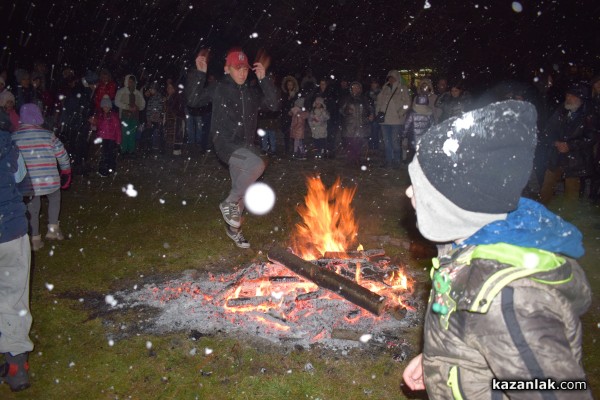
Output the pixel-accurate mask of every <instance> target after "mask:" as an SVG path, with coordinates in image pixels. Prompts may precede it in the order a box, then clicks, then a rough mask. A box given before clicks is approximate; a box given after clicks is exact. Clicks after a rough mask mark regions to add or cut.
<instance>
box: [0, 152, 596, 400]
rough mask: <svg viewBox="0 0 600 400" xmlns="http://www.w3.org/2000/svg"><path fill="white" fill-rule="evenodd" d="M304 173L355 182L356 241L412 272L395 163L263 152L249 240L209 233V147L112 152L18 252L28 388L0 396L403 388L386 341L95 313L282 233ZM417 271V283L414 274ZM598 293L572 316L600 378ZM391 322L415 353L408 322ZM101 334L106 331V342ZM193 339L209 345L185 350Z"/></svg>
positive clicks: (217, 221)
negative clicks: (54, 233) (108, 302)
mask: <svg viewBox="0 0 600 400" xmlns="http://www.w3.org/2000/svg"><path fill="white" fill-rule="evenodd" d="M317 172H319V173H320V174H321V176H322V180H323V181H324V182H325V183H326V184H327V185H331V184H332V183H333V182H334V180H335V178H336V177H337V176H340V177H341V178H342V184H343V185H345V186H350V185H354V184H356V185H358V190H357V193H356V196H355V200H354V206H355V209H356V215H357V217H358V219H359V237H358V239H359V242H360V243H362V244H363V246H364V247H365V248H366V249H369V248H381V247H383V248H385V250H386V253H387V254H388V255H389V256H391V257H392V258H393V259H395V260H399V261H402V262H406V263H408V264H409V265H410V267H411V268H413V269H414V270H415V271H423V268H424V267H426V266H427V264H428V261H427V258H428V257H430V256H431V254H432V253H431V252H432V247H431V245H430V244H428V243H427V242H424V241H423V240H422V239H419V238H418V235H417V234H416V233H415V229H414V217H413V216H412V211H411V209H410V205H409V203H408V202H407V201H406V199H405V196H404V189H405V188H406V186H407V184H408V177H407V174H406V171H405V169H400V170H383V169H378V168H368V169H367V171H361V170H359V169H357V168H349V167H346V166H345V165H344V162H343V160H321V161H319V162H314V161H305V162H299V161H296V162H292V161H287V160H279V161H275V162H273V163H272V164H271V165H270V166H269V167H268V169H267V172H266V173H265V176H264V181H265V182H267V183H268V184H270V185H271V186H272V187H273V188H274V190H275V192H276V194H277V202H276V205H275V208H274V209H273V211H272V212H271V213H269V214H267V215H266V216H262V217H257V216H248V217H247V220H246V225H245V235H246V237H247V238H248V239H249V241H250V242H251V243H252V249H250V250H240V249H238V248H237V247H235V246H234V245H233V243H232V242H231V241H230V240H229V239H228V238H227V237H226V236H225V234H224V232H223V229H224V225H223V222H222V219H221V214H220V212H219V210H218V208H217V204H218V203H219V201H220V200H222V198H223V197H224V196H225V194H226V193H227V190H228V187H229V181H228V173H227V171H226V170H225V169H224V168H222V167H221V166H220V165H219V164H218V162H217V161H216V159H215V157H214V156H213V155H208V156H200V155H194V156H193V157H192V159H191V160H189V159H186V158H179V159H177V158H172V157H162V156H161V157H159V158H158V159H156V160H154V159H134V160H125V161H123V162H121V163H120V165H119V170H118V174H117V175H116V177H114V178H109V179H102V178H99V177H97V176H93V175H92V176H90V177H89V178H83V177H76V178H75V180H74V182H73V186H72V188H71V189H69V190H68V191H64V192H63V206H62V214H61V227H62V229H63V231H64V232H65V234H66V235H67V236H68V238H67V240H65V241H63V242H59V243H52V242H46V246H45V247H44V248H43V249H42V250H41V251H39V252H38V253H36V254H35V256H34V260H33V262H32V264H33V268H32V295H31V311H32V314H33V316H34V325H33V328H32V332H31V336H32V339H33V341H34V343H35V350H34V351H33V352H32V354H31V357H30V364H31V376H32V387H31V388H30V389H28V390H27V391H25V392H22V393H17V394H14V393H11V392H10V391H9V390H8V388H7V387H6V386H0V398H2V399H48V400H55V399H57V400H64V399H81V398H87V399H215V400H219V399H282V398H287V399H322V400H323V399H327V400H335V399H361V398H366V399H369V398H372V399H404V398H416V397H415V396H414V395H406V394H405V393H404V392H403V389H402V387H401V385H400V383H401V373H402V369H403V366H404V365H403V363H401V362H396V361H394V360H393V359H392V357H391V354H390V353H389V352H386V351H381V352H373V351H369V352H365V351H364V350H360V349H357V350H354V351H351V352H349V353H347V354H338V353H334V352H332V351H328V350H326V349H320V348H314V349H304V350H301V349H293V350H284V349H280V348H276V347H273V346H267V345H264V344H260V343H254V342H252V341H249V340H246V339H242V338H233V337H228V336H222V337H216V336H213V337H191V335H190V332H171V333H168V334H165V335H160V336H158V335H149V334H146V333H144V332H143V331H136V329H135V326H137V324H138V323H139V321H140V320H141V319H143V318H144V317H145V316H144V315H143V313H138V312H134V311H128V312H124V313H123V314H122V315H118V316H114V315H112V316H106V315H103V313H102V312H101V311H100V309H101V308H104V307H100V306H99V305H100V304H101V303H102V302H103V299H104V296H105V295H106V294H110V293H111V292H113V291H115V290H117V289H119V288H123V287H131V286H133V285H135V284H138V283H139V282H141V281H142V280H146V281H147V280H149V279H165V277H168V276H170V275H172V274H178V273H180V272H182V271H184V270H188V269H197V270H199V271H213V272H217V271H227V270H232V269H235V268H237V267H239V266H244V265H247V264H248V263H251V262H253V261H260V260H265V259H266V253H267V251H268V249H269V247H270V246H272V245H273V244H278V245H281V244H285V243H287V241H288V239H289V237H290V232H291V230H292V229H293V225H294V223H296V222H297V221H298V216H297V214H296V212H295V207H296V205H297V204H298V203H299V202H302V201H303V196H304V194H305V192H306V187H305V178H306V177H307V176H308V175H311V174H314V173H317ZM127 184H132V185H133V186H134V188H135V189H136V190H137V191H138V195H137V196H136V197H129V196H127V195H126V194H125V193H124V192H123V188H125V187H126V186H127ZM591 212H592V214H591V216H589V217H587V218H581V220H582V221H581V222H582V223H586V224H588V225H589V226H587V228H586V229H589V230H591V233H590V234H589V235H588V236H586V240H587V247H588V254H587V255H586V258H584V260H583V262H584V266H585V267H586V268H587V269H588V274H590V280H591V281H592V284H593V285H594V287H595V293H598V290H599V285H600V277H599V276H598V272H597V268H595V263H596V262H597V260H598V256H599V254H598V253H599V251H600V250H599V249H600V243H598V239H597V238H595V237H594V235H596V236H600V235H599V234H598V233H597V230H598V229H599V226H598V224H599V223H600V212H599V211H598V209H593V210H591ZM44 218H45V216H44V215H42V226H43V225H44V222H45V220H44ZM594 221H595V222H594ZM594 223H595V224H596V225H594ZM382 237H387V238H389V239H390V240H389V241H388V240H382ZM411 242H412V246H410V247H409V246H405V245H403V244H405V243H411ZM421 284H422V285H424V286H425V285H427V284H428V283H427V278H426V274H424V273H423V280H422V282H421ZM50 288H51V289H52V290H50ZM599 306H600V305H599V302H598V299H597V298H595V302H594V305H593V307H592V310H591V311H590V313H588V315H586V316H585V317H584V341H585V343H584V361H585V363H586V368H587V370H588V373H589V375H590V383H591V384H592V385H593V388H594V389H595V390H599V389H600V382H599V381H598V379H599V378H598V377H600V365H599V361H598V360H599V359H600V358H599V357H598V350H597V347H598V346H597V344H596V342H595V341H596V337H597V332H598V326H597V323H598V322H597V321H600V310H599ZM123 332H126V334H123ZM402 335H404V337H405V338H406V339H407V340H408V341H409V342H410V343H411V344H412V347H411V349H412V350H414V352H418V351H419V346H420V336H421V332H420V328H419V327H416V328H413V329H411V330H408V331H406V332H403V333H402ZM110 338H118V339H115V341H114V343H110V342H109V339H110ZM148 342H150V343H151V344H152V346H151V348H148V347H149V346H148ZM205 347H208V348H211V349H213V352H212V354H210V355H208V356H206V355H204V354H200V352H199V353H198V354H195V355H192V354H191V352H193V351H192V350H193V349H194V348H197V349H204V348H205ZM308 364H310V365H312V367H313V368H312V369H311V368H308V367H307V365H308ZM597 393H598V392H597ZM407 396H408V397H407Z"/></svg>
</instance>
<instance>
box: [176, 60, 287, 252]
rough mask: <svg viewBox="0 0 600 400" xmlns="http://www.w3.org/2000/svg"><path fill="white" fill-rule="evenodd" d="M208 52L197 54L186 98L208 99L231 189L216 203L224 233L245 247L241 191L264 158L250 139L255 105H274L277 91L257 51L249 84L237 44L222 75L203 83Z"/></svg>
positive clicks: (191, 103) (197, 102) (193, 103)
mask: <svg viewBox="0 0 600 400" xmlns="http://www.w3.org/2000/svg"><path fill="white" fill-rule="evenodd" d="M207 62H208V61H207V52H205V51H201V52H200V54H199V55H198V57H196V69H195V70H193V69H192V70H191V71H190V72H189V74H188V77H187V84H186V87H185V98H186V101H187V106H188V107H202V106H204V105H207V104H208V103H211V102H212V105H213V109H212V120H211V136H212V140H213V143H214V147H215V152H216V154H217V157H219V159H220V160H221V161H222V162H224V163H226V164H227V165H228V166H229V174H230V176H231V190H230V192H229V195H228V196H227V198H226V199H225V200H224V201H223V202H221V203H220V204H219V208H220V210H221V213H222V214H223V219H224V220H225V222H226V223H227V227H226V233H227V236H229V238H231V240H233V241H234V243H235V244H236V246H238V247H240V248H249V247H250V244H249V243H248V241H247V240H246V239H245V238H244V236H243V235H242V229H241V227H242V218H241V214H242V212H243V209H244V208H243V207H244V204H243V201H242V200H243V197H244V194H245V192H246V189H248V187H249V186H250V185H251V184H252V183H254V182H255V181H256V180H257V179H258V178H259V177H260V176H261V175H262V173H263V172H264V170H265V163H264V162H263V160H262V158H261V157H260V151H259V149H258V148H257V147H255V145H254V138H255V136H256V132H257V124H258V111H259V109H260V108H264V109H268V110H271V111H277V110H278V109H279V93H278V91H277V88H276V87H275V84H274V83H273V81H272V79H271V77H268V76H267V74H266V72H267V67H268V65H269V58H268V56H264V57H258V60H257V62H255V63H254V64H253V67H252V70H253V71H254V73H255V74H256V78H257V79H258V84H257V85H254V86H250V85H249V84H248V72H249V70H250V64H249V63H248V57H247V56H246V54H245V53H244V52H243V51H241V50H239V49H232V50H230V51H229V52H228V53H227V58H226V60H225V68H224V69H225V77H224V78H223V79H222V80H220V81H218V82H216V83H215V84H213V85H210V86H207V87H205V86H204V83H205V80H206V71H207V68H208V63H207Z"/></svg>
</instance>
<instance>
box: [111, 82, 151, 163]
mask: <svg viewBox="0 0 600 400" xmlns="http://www.w3.org/2000/svg"><path fill="white" fill-rule="evenodd" d="M136 85H137V79H136V78H135V75H126V76H125V83H124V87H122V88H121V89H119V90H117V94H116V95H115V105H116V106H117V107H119V117H120V118H121V129H122V140H121V154H122V155H126V154H134V153H135V141H136V134H137V128H138V125H139V123H140V111H141V110H143V109H144V107H146V100H144V96H143V95H142V92H140V91H139V90H138V89H136Z"/></svg>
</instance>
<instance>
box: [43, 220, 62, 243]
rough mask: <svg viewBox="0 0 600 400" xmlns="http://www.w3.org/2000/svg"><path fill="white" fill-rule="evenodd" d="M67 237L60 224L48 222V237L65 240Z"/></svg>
mask: <svg viewBox="0 0 600 400" xmlns="http://www.w3.org/2000/svg"><path fill="white" fill-rule="evenodd" d="M64 238H65V237H64V236H63V234H62V232H61V231H60V227H59V226H58V224H48V232H47V233H46V239H50V240H63V239H64Z"/></svg>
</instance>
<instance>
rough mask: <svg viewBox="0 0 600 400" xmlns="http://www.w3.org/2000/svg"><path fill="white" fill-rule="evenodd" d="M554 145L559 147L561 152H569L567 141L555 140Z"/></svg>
mask: <svg viewBox="0 0 600 400" xmlns="http://www.w3.org/2000/svg"><path fill="white" fill-rule="evenodd" d="M554 146H555V147H556V148H557V149H558V152H559V153H568V152H569V145H568V144H567V142H554Z"/></svg>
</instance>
